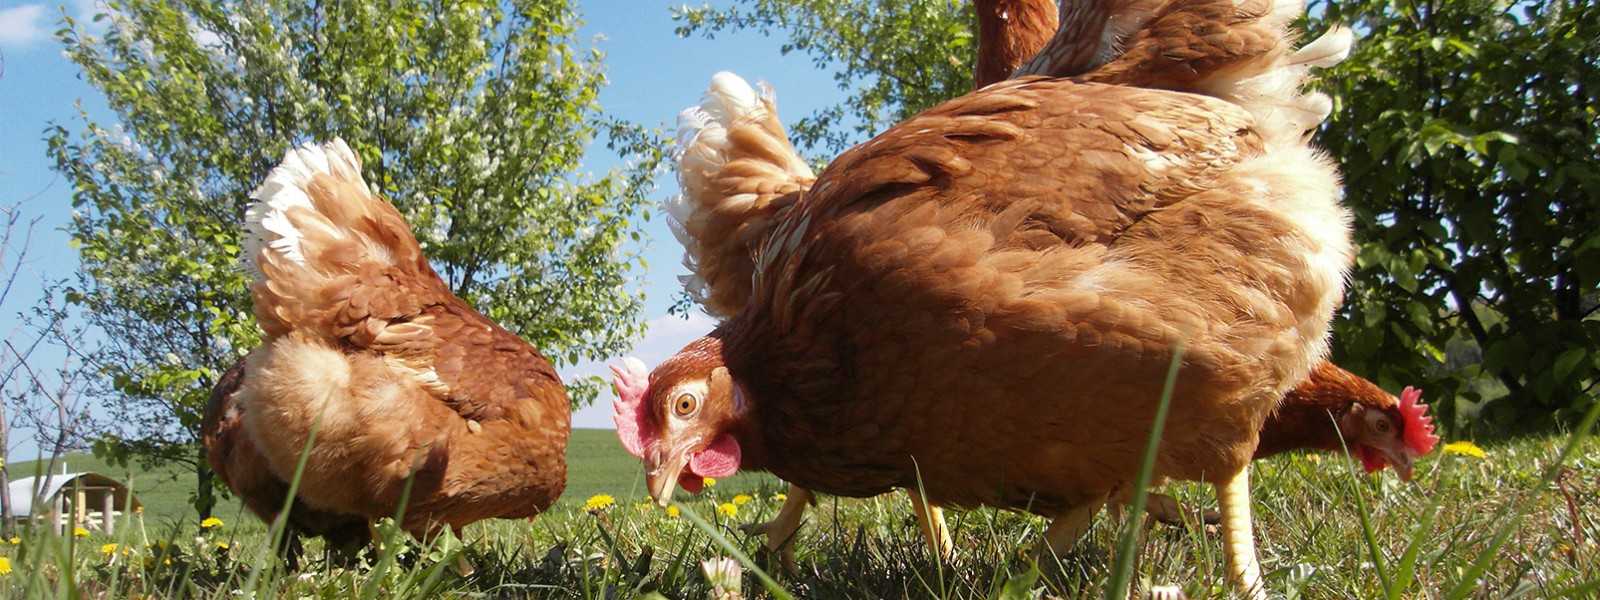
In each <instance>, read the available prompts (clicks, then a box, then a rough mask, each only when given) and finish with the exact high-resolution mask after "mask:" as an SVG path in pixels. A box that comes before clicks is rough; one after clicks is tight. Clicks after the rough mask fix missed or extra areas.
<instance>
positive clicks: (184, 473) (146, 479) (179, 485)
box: [9, 429, 781, 524]
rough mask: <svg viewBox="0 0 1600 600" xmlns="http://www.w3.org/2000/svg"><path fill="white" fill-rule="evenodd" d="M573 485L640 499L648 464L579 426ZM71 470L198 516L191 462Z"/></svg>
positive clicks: (233, 509)
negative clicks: (108, 478)
mask: <svg viewBox="0 0 1600 600" xmlns="http://www.w3.org/2000/svg"><path fill="white" fill-rule="evenodd" d="M567 461H568V463H567V465H568V466H567V491H566V493H564V494H562V497H561V502H560V504H566V505H574V504H575V505H580V506H581V505H582V504H583V503H584V502H585V501H586V500H588V498H589V497H591V496H594V495H595V494H610V495H611V496H612V497H614V498H616V500H617V501H618V502H638V501H643V499H644V498H645V497H646V496H647V495H648V492H646V491H645V489H644V470H643V466H642V465H641V463H640V462H639V460H638V459H636V458H634V457H632V456H629V455H628V452H627V451H626V450H624V449H623V448H622V444H621V443H620V442H618V441H617V435H616V433H615V432H614V431H612V430H610V429H577V430H573V432H572V438H571V439H570V440H569V442H568V444H567ZM66 464H67V471H68V472H72V473H78V472H83V471H93V472H96V473H102V474H105V475H109V476H111V477H114V478H117V479H118V480H120V481H123V482H124V483H127V484H128V486H129V487H130V488H132V489H133V491H134V494H136V495H137V496H138V497H139V501H140V502H141V503H143V504H144V507H145V519H146V522H148V523H152V524H158V523H166V522H169V521H177V520H185V519H191V520H192V519H193V518H194V516H195V512H194V509H193V508H192V505H191V499H192V497H193V493H194V473H193V471H190V470H189V469H188V468H187V465H172V466H168V467H158V468H155V469H151V470H144V469H141V468H140V467H139V466H138V465H137V464H130V465H129V466H128V467H127V468H124V467H117V466H112V465H109V464H107V463H106V462H104V461H101V460H99V459H97V458H95V457H93V456H90V455H87V454H72V455H68V456H67V457H66ZM39 468H40V465H39V463H38V462H36V461H25V462H18V463H15V464H13V465H10V468H9V472H10V475H11V479H13V480H15V479H21V478H24V477H32V476H34V474H35V473H36V472H37V470H38V469H39ZM779 485H780V483H779V482H778V480H777V479H776V478H773V477H772V476H770V475H765V474H749V475H737V476H734V477H731V478H729V479H727V480H724V481H719V482H718V485H717V490H718V491H719V492H726V493H730V494H731V493H737V492H741V491H753V490H761V491H765V492H768V493H770V492H774V491H780V490H781V488H780V487H779ZM241 510H242V509H241V506H240V504H239V502H238V501H237V500H235V499H233V498H224V499H223V500H222V501H221V502H219V503H218V505H217V508H216V509H215V510H214V511H213V514H215V515H217V516H220V517H222V518H224V519H228V518H229V517H230V516H233V515H239V514H241Z"/></svg>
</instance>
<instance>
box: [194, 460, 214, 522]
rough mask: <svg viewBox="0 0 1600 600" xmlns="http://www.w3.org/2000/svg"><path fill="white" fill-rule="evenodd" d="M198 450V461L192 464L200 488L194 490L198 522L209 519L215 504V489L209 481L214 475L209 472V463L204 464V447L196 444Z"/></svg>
mask: <svg viewBox="0 0 1600 600" xmlns="http://www.w3.org/2000/svg"><path fill="white" fill-rule="evenodd" d="M196 446H198V447H199V448H200V459H199V460H197V461H195V463H194V472H195V479H196V483H197V484H198V485H199V486H200V487H199V488H198V489H196V490H195V502H194V503H195V508H197V509H199V510H200V520H201V521H204V520H206V519H209V518H211V509H212V507H214V506H216V504H217V495H216V487H215V486H213V485H211V479H212V478H213V477H216V473H212V472H211V463H209V462H206V445H205V444H196Z"/></svg>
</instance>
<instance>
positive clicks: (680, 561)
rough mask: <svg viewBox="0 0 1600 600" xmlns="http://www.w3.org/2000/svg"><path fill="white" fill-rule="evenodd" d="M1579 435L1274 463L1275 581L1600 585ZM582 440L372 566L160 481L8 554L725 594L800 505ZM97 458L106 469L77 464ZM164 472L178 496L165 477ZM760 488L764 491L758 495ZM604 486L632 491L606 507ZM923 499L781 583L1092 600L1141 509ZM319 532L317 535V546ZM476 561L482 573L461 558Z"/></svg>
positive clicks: (801, 587)
mask: <svg viewBox="0 0 1600 600" xmlns="http://www.w3.org/2000/svg"><path fill="white" fill-rule="evenodd" d="M1568 442H1569V439H1568V438H1567V437H1566V436H1545V437H1529V438H1522V439H1515V440H1507V441H1502V442H1498V443H1494V444H1485V445H1484V447H1483V448H1482V450H1483V455H1482V456H1474V455H1471V454H1449V453H1442V452H1441V453H1436V454H1435V455H1433V456H1430V457H1428V458H1425V459H1424V460H1422V461H1421V462H1420V463H1419V464H1418V466H1417V475H1416V480H1415V481H1413V482H1411V483H1405V482H1401V481H1399V480H1397V479H1396V478H1395V477H1394V476H1393V474H1392V473H1384V474H1381V475H1375V476H1369V475H1365V474H1362V473H1360V468H1359V467H1358V466H1357V465H1355V464H1354V463H1353V462H1351V461H1349V460H1347V459H1345V458H1343V457H1339V456H1335V455H1332V454H1288V455H1283V456H1279V457H1275V458H1273V459H1270V460H1264V461H1258V462H1256V463H1255V466H1254V477H1253V479H1254V486H1253V493H1252V498H1253V500H1252V507H1253V510H1254V514H1255V526H1256V537H1257V540H1258V547H1259V552H1260V556H1261V562H1262V565H1263V568H1264V572H1265V573H1266V574H1267V584H1268V587H1269V590H1270V591H1271V592H1272V595H1273V596H1274V597H1288V598H1395V599H1399V598H1449V599H1463V598H1507V597H1524V598H1563V597H1574V598H1581V597H1594V596H1595V594H1596V593H1600V545H1597V544H1596V540H1597V539H1600V477H1597V476H1596V473H1600V444H1597V443H1596V440H1595V439H1594V438H1588V439H1585V440H1582V443H1580V444H1578V445H1577V446H1576V448H1575V450H1574V451H1573V452H1571V453H1570V454H1569V455H1567V456H1566V457H1565V458H1562V449H1563V447H1564V446H1566V445H1567V444H1568ZM1472 449H1474V448H1469V450H1472ZM572 453H573V462H572V484H571V486H570V487H569V493H568V495H567V496H566V498H565V499H563V501H562V502H561V503H560V504H558V505H557V506H556V507H555V508H554V509H552V510H551V511H549V512H548V513H546V514H545V515H542V516H541V517H539V518H537V519H534V520H532V521H531V522H530V521H524V520H509V521H504V520H502V521H487V522H483V523H480V524H476V525H473V526H472V527H469V528H467V530H466V532H465V535H464V537H465V540H464V546H463V545H461V544H458V543H455V542H454V541H453V540H450V539H445V540H440V541H439V542H437V543H436V544H434V545H433V546H431V547H427V548H420V547H417V546H415V545H411V544H407V543H403V542H404V540H405V539H406V538H404V536H403V534H392V537H391V538H390V539H391V543H387V544H385V545H384V549H383V550H382V551H376V552H375V553H374V554H373V555H371V556H368V557H367V559H366V561H365V562H364V563H363V564H361V565H356V566H340V565H338V564H330V563H325V562H322V561H321V560H320V559H313V560H312V561H311V562H310V563H309V564H307V565H306V566H305V568H304V569H303V570H302V571H301V572H298V573H293V572H285V571H284V570H283V569H282V568H281V563H280V562H279V561H277V560H275V559H273V558H272V557H271V556H270V543H269V540H268V538H267V536H265V535H264V530H263V528H262V527H261V525H260V524H259V522H257V521H255V520H254V519H253V518H249V517H240V516H230V515H228V514H225V513H224V512H222V511H219V513H218V514H219V515H220V516H221V518H222V521H223V524H222V525H221V526H218V527H214V528H212V529H209V530H201V529H199V528H198V526H197V524H196V523H195V522H194V519H193V518H192V516H189V515H191V513H188V512H187V511H186V509H185V508H184V506H183V502H184V498H185V497H186V494H187V484H186V483H185V482H184V481H183V480H182V479H179V480H177V481H170V480H169V481H167V482H165V483H162V484H161V485H154V486H153V487H152V488H151V489H150V490H149V491H148V492H146V493H147V494H149V495H148V496H147V497H149V498H151V499H152V500H149V501H147V502H149V503H150V505H151V509H150V510H149V511H147V514H150V515H152V516H155V517H156V519H155V520H157V521H161V522H162V523H151V522H150V520H149V519H147V522H146V524H145V526H143V527H138V526H135V527H121V528H119V530H118V534H117V535H116V536H106V535H103V534H99V533H88V534H86V535H85V536H84V537H82V538H74V537H70V536H69V537H64V538H62V537H54V536H49V535H45V534H42V533H39V532H24V533H22V534H21V536H20V539H19V541H18V542H19V543H0V560H3V561H4V567H9V568H10V572H9V573H5V572H4V571H5V570H6V569H5V568H0V598H21V597H34V598H76V597H84V596H90V597H111V598H121V597H136V596H137V597H151V598H178V597H183V598H211V599H218V600H220V599H223V598H232V597H235V596H239V595H241V594H247V593H250V592H253V593H255V594H257V597H268V598H280V597H287V598H328V599H338V600H347V599H350V598H357V597H359V598H362V599H367V598H411V597H474V598H475V597H485V598H521V597H540V598H543V597H559V598H634V597H640V596H649V595H650V594H652V593H660V594H662V595H664V596H665V597H669V598H704V597H707V593H708V591H709V589H710V586H709V584H708V581H707V578H706V577H705V576H704V575H702V574H701V572H700V568H699V564H700V562H701V561H703V560H706V559H709V558H714V557H719V556H730V555H731V551H730V550H727V549H725V548H724V547H723V546H721V545H720V544H721V542H719V541H718V538H723V539H725V540H727V541H728V542H729V543H731V544H732V546H733V547H735V548H737V549H740V550H741V551H743V552H745V553H749V554H756V553H757V550H758V549H759V548H760V539H759V538H755V537H751V536H747V535H746V534H744V533H742V532H741V531H739V529H738V527H737V526H738V525H740V524H742V523H748V522H753V521H761V520H765V519H768V518H770V517H771V516H772V515H773V514H774V513H775V512H776V510H777V508H778V506H779V502H778V501H777V500H776V498H774V497H773V494H772V492H773V491H774V490H777V489H778V488H777V487H776V486H777V483H776V482H775V481H774V480H771V479H769V478H764V477H754V478H736V479H730V480H726V481H721V482H718V485H716V486H715V487H711V488H708V490H707V493H705V494H703V495H701V496H696V497H686V496H685V495H684V494H682V493H681V492H680V493H679V494H678V499H679V500H680V501H681V502H682V503H681V504H679V505H677V506H675V507H674V508H676V509H678V510H679V511H685V512H691V513H693V514H694V515H698V516H699V518H700V519H702V520H703V522H704V525H701V524H698V523H694V522H691V519H690V518H689V516H688V515H679V514H673V513H671V512H670V511H666V510H662V509H658V508H655V507H654V506H653V505H648V504H645V503H642V502H638V500H641V499H642V498H643V494H642V491H641V490H640V488H641V487H642V484H640V483H639V481H642V477H640V475H639V473H638V471H639V466H638V463H637V461H635V460H634V459H633V458H632V457H629V456H627V455H626V454H625V453H623V451H622V449H621V448H620V446H619V445H618V444H617V443H616V441H615V438H614V437H611V433H610V432H609V431H584V432H578V433H576V434H575V435H574V442H573V444H572ZM1558 461H1562V462H1560V463H1558ZM79 465H83V466H93V465H92V464H91V463H88V462H75V463H73V467H74V468H77V467H78V466H79ZM18 466H23V465H18ZM160 479H161V477H160V476H159V474H142V475H138V476H136V477H135V481H136V482H138V481H145V482H150V483H155V482H157V481H159V480H160ZM165 485H170V486H172V491H170V492H164V491H162V490H163V486H165ZM751 489H756V490H758V493H755V494H749V495H748V496H747V495H746V494H743V492H748V491H750V490H751ZM1165 491H1166V492H1168V493H1171V494H1173V495H1175V496H1177V497H1178V498H1179V499H1180V500H1181V501H1183V502H1184V503H1185V504H1187V505H1189V506H1192V507H1197V508H1204V507H1208V506H1213V504H1212V502H1211V499H1210V493H1209V491H1208V490H1207V489H1205V488H1203V487H1201V486H1198V485H1193V484H1177V485H1171V486H1167V488H1166V490H1165ZM595 493H606V494H609V495H611V496H614V497H615V498H616V499H617V502H616V503H615V504H613V505H610V506H605V507H601V508H597V509H595V510H585V509H584V507H583V503H584V502H585V501H586V500H588V498H589V496H592V495H594V494H595ZM235 510H236V509H235ZM909 515H910V507H909V503H908V502H907V499H906V497H905V495H904V494H891V495H885V496H880V497H877V498H867V499H848V498H834V497H823V498H822V499H821V501H820V502H819V505H818V507H817V508H815V509H812V510H811V511H810V513H809V515H808V517H807V519H808V521H807V523H806V525H805V527H804V529H802V531H801V532H800V534H799V536H798V537H797V539H796V548H797V549H798V554H799V556H798V558H799V563H798V564H799V568H798V569H797V570H796V571H795V572H791V573H779V574H777V577H776V584H775V585H776V588H777V589H778V590H780V591H781V593H782V594H789V595H793V596H796V597H805V598H974V599H977V598H984V599H989V598H1004V599H1012V598H1017V599H1021V598H1046V597H1064V598H1088V597H1103V596H1106V595H1107V593H1108V591H1110V586H1111V583H1110V582H1111V581H1112V570H1113V565H1114V564H1116V562H1117V561H1116V558H1117V556H1118V552H1117V551H1115V550H1114V549H1113V547H1114V539H1115V537H1116V535H1117V533H1118V528H1119V527H1120V526H1122V524H1123V523H1122V522H1119V521H1115V520H1113V519H1112V518H1110V517H1109V516H1108V515H1106V514H1104V513H1102V514H1101V515H1100V516H1099V517H1098V518H1097V519H1096V521H1095V525H1094V527H1093V528H1092V529H1091V530H1090V532H1089V533H1088V535H1087V536H1085V538H1084V540H1083V541H1082V543H1080V544H1079V546H1078V547H1077V548H1075V549H1073V550H1072V551H1070V552H1068V553H1067V554H1066V555H1065V556H1063V557H1061V560H1059V561H1055V560H1047V561H1044V562H1042V563H1040V564H1041V568H1040V569H1038V570H1035V569H1034V563H1033V562H1032V561H1031V560H1030V556H1031V549H1032V548H1033V546H1034V544H1035V543H1036V542H1037V541H1038V540H1039V537H1040V534H1041V532H1042V530H1043V528H1044V526H1045V525H1046V521H1045V520H1044V519H1043V518H1040V517H1036V516H1032V515H1026V514H1018V513H1011V512H1002V511H996V510H990V509H979V510H971V511H964V512H952V513H951V514H950V525H951V530H952V535H953V537H954V539H955V547H956V551H955V556H954V557H953V558H952V559H951V561H949V562H945V561H941V560H939V559H937V558H935V557H934V556H933V555H932V554H931V553H929V552H928V550H927V549H926V548H925V547H924V546H923V543H922V540H921V536H920V533H919V530H918V528H917V525H916V523H915V520H914V519H912V518H911V517H910V516H909ZM1133 524H1134V525H1135V526H1142V529H1141V531H1142V532H1143V537H1142V540H1141V541H1140V543H1139V545H1138V546H1137V547H1136V548H1137V551H1136V552H1135V553H1134V554H1132V555H1130V556H1132V557H1134V560H1133V569H1134V571H1133V572H1134V578H1133V581H1134V582H1136V584H1137V585H1139V586H1141V588H1143V586H1148V585H1152V584H1158V585H1172V586H1178V587H1180V588H1181V589H1182V590H1183V591H1184V593H1186V594H1187V595H1188V597H1189V598H1195V599H1198V598H1226V597H1229V595H1230V594H1229V588H1228V586H1226V585H1225V584H1224V579H1223V577H1224V573H1225V566H1224V560H1223V554H1222V544H1221V541H1220V540H1219V539H1218V537H1217V536H1216V535H1215V531H1214V530H1212V529H1210V528H1207V527H1199V526H1191V527H1172V526H1165V525H1156V524H1150V523H1143V522H1142V519H1141V520H1140V521H1135V522H1133ZM319 547H320V546H319V544H318V543H316V542H312V543H311V544H310V545H309V546H308V548H309V549H310V550H311V551H312V555H313V556H316V555H317V550H318V548H319ZM458 556H464V557H466V558H467V559H468V560H469V561H470V562H471V563H472V564H473V565H474V566H475V568H476V572H475V573H473V574H471V575H468V576H465V577H463V576H459V575H457V574H455V573H453V572H452V571H451V570H450V569H449V567H450V566H451V565H454V564H456V559H457V557H458ZM749 564H750V565H757V564H766V563H756V562H753V563H749ZM769 566H770V565H769ZM743 571H744V577H745V580H744V586H745V587H744V590H745V593H746V594H747V595H749V594H756V595H760V594H758V593H757V590H759V589H760V587H761V584H760V583H759V582H758V581H757V580H756V571H754V570H752V569H751V568H749V567H746V568H745V569H743ZM1041 573H1042V575H1041ZM1110 595H1112V596H1116V595H1118V594H1114V593H1113V594H1110ZM774 596H777V594H774Z"/></svg>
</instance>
